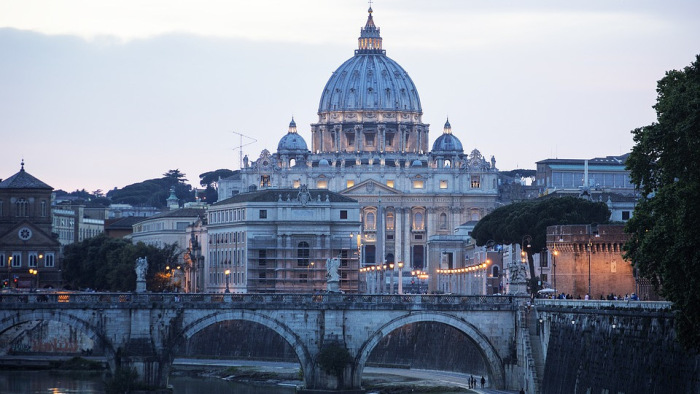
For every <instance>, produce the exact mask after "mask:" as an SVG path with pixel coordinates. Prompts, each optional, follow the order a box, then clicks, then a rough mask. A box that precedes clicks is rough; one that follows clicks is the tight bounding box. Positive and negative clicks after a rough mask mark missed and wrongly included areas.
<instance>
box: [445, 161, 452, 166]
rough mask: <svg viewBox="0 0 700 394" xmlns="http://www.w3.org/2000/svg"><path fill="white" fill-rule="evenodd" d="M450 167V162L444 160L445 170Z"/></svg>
mask: <svg viewBox="0 0 700 394" xmlns="http://www.w3.org/2000/svg"><path fill="white" fill-rule="evenodd" d="M450 167H452V161H450V160H445V168H450Z"/></svg>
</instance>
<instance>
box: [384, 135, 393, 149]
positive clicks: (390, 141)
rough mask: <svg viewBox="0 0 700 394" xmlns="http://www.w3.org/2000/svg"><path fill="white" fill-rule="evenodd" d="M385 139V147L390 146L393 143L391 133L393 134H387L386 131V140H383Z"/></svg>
mask: <svg viewBox="0 0 700 394" xmlns="http://www.w3.org/2000/svg"><path fill="white" fill-rule="evenodd" d="M385 141H386V142H385V145H386V146H387V147H390V146H392V145H394V135H393V134H388V133H387V135H386V140H385Z"/></svg>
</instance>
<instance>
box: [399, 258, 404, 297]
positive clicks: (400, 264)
mask: <svg viewBox="0 0 700 394" xmlns="http://www.w3.org/2000/svg"><path fill="white" fill-rule="evenodd" d="M398 266H399V294H403V261H399V263H398Z"/></svg>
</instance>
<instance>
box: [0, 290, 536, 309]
mask: <svg viewBox="0 0 700 394" xmlns="http://www.w3.org/2000/svg"><path fill="white" fill-rule="evenodd" d="M520 298H521V297H514V296H457V295H388V294H386V295H383V294H370V295H367V294H333V293H323V294H256V293H249V294H221V293H194V294H193V293H77V292H76V293H73V292H56V293H12V294H3V295H2V296H0V304H2V305H3V306H4V307H10V306H11V307H13V308H18V309H25V308H31V309H37V308H51V309H55V308H61V307H64V308H75V307H76V306H78V305H89V306H90V307H91V308H100V307H104V308H134V307H147V306H154V305H167V306H168V307H171V308H176V309H177V308H178V307H183V308H184V307H186V308H194V309H219V308H221V309H230V308H233V309H236V308H245V309H251V308H252V309H280V308H283V309H288V310H290V309H303V310H309V309H318V310H336V309H347V308H352V309H364V310H386V309H391V310H433V311H435V310H438V311H454V310H460V311H461V310H501V309H502V310H514V309H516V308H517V305H518V304H520V303H522V300H521V299H520Z"/></svg>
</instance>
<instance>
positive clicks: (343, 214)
mask: <svg viewBox="0 0 700 394" xmlns="http://www.w3.org/2000/svg"><path fill="white" fill-rule="evenodd" d="M340 218H341V219H347V218H348V211H346V210H344V209H342V210H341V211H340Z"/></svg>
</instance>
